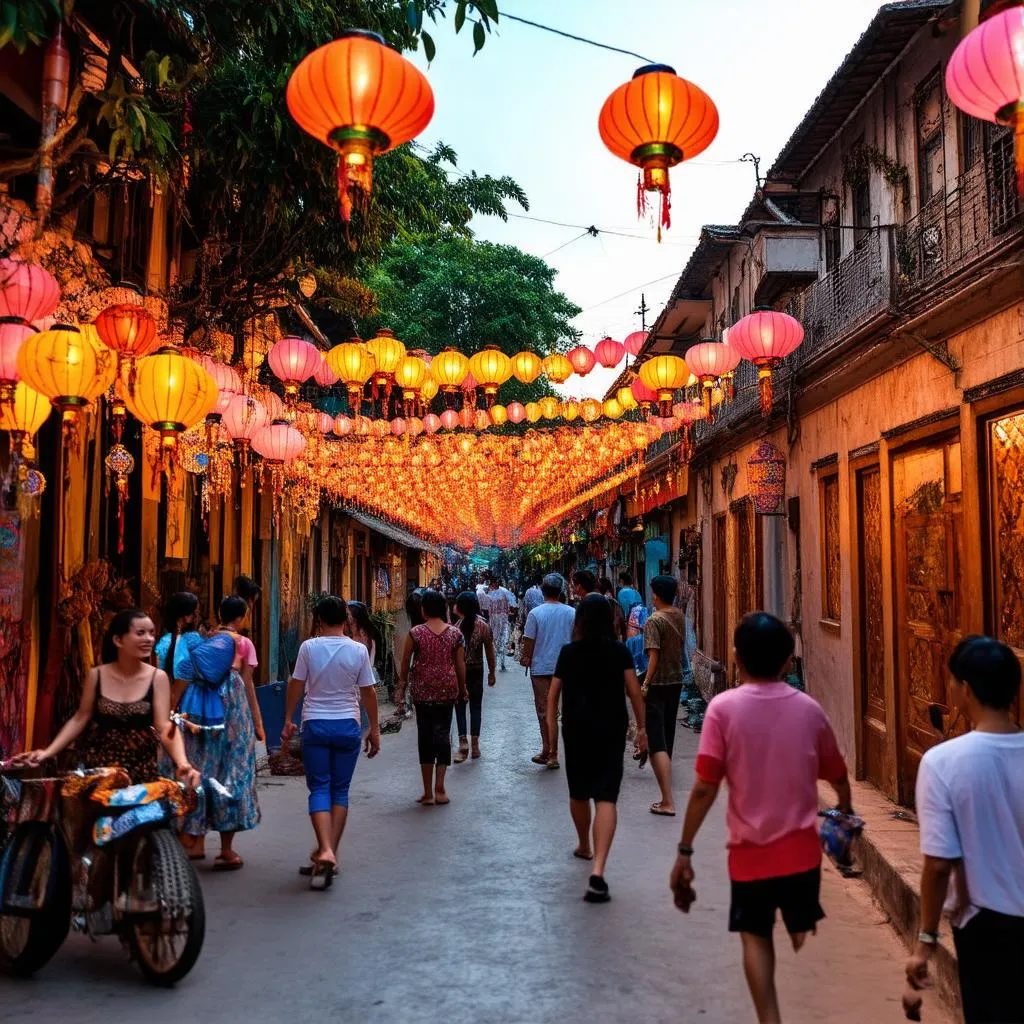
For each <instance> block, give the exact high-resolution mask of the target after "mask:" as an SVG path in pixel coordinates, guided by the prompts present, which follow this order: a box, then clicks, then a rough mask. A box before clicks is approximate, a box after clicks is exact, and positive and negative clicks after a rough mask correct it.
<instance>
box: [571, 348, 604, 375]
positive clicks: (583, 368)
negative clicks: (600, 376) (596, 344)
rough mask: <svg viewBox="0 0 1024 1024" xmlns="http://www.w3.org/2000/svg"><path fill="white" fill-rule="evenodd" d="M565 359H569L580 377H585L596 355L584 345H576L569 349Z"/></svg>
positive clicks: (595, 359) (594, 361) (591, 367)
mask: <svg viewBox="0 0 1024 1024" xmlns="http://www.w3.org/2000/svg"><path fill="white" fill-rule="evenodd" d="M566 359H568V360H569V362H570V363H571V364H572V368H573V370H575V371H576V373H578V374H579V375H580V376H581V377H586V375H587V374H588V373H590V371H591V370H592V369H593V368H594V364H595V363H596V362H597V357H596V356H595V355H594V353H593V352H591V351H590V349H589V348H587V347H586V346H585V345H577V346H576V347H575V348H571V349H569V354H568V355H567V356H566Z"/></svg>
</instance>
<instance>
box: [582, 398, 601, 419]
mask: <svg viewBox="0 0 1024 1024" xmlns="http://www.w3.org/2000/svg"><path fill="white" fill-rule="evenodd" d="M601 411H602V410H601V403H600V402H599V401H598V400H597V399H596V398H586V399H584V400H583V401H582V402H581V403H580V416H582V417H583V422H584V423H593V422H594V420H596V419H599V418H600V416H601Z"/></svg>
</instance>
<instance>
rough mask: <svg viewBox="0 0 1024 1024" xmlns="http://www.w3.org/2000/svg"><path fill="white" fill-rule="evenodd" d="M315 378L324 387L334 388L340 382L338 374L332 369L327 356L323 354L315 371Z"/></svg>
mask: <svg viewBox="0 0 1024 1024" xmlns="http://www.w3.org/2000/svg"><path fill="white" fill-rule="evenodd" d="M313 380H315V381H316V382H317V384H319V385H320V387H322V388H332V387H334V385H335V384H337V383H338V375H337V374H336V373H335V372H334V371H333V370H332V369H331V364H330V363H329V362H327V357H326V356H325V355H323V354H321V356H320V362H319V364H318V365H317V368H316V369H315V370H314V371H313Z"/></svg>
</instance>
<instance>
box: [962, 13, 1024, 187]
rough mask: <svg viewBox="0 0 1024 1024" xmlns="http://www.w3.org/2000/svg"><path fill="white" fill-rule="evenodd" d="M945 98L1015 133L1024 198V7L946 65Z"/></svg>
mask: <svg viewBox="0 0 1024 1024" xmlns="http://www.w3.org/2000/svg"><path fill="white" fill-rule="evenodd" d="M946 92H948V93H949V98H950V99H951V100H952V101H953V103H954V104H955V105H956V106H957V107H959V108H960V109H961V110H962V111H963V112H964V113H965V114H968V115H970V116H971V117H977V118H980V119H981V120H983V121H995V122H996V123H997V124H1006V125H1011V126H1012V127H1013V131H1014V153H1015V162H1016V165H1017V191H1018V192H1019V193H1020V194H1021V195H1024V7H1019V6H1014V7H1010V8H1008V9H1007V10H1003V11H999V12H998V13H996V14H993V15H992V16H991V17H989V18H986V19H985V20H984V21H983V22H982V23H981V24H980V25H979V26H978V27H977V28H975V29H974V30H973V31H971V32H969V33H968V34H967V35H966V36H964V38H963V39H962V40H960V44H959V45H958V46H957V48H956V49H955V50H954V51H953V56H952V57H950V58H949V63H948V64H947V65H946Z"/></svg>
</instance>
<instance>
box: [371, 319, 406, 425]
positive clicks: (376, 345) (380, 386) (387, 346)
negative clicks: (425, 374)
mask: <svg viewBox="0 0 1024 1024" xmlns="http://www.w3.org/2000/svg"><path fill="white" fill-rule="evenodd" d="M366 350H367V352H369V353H370V355H371V356H373V361H374V370H373V400H374V401H377V399H378V398H381V397H382V396H383V401H384V410H383V411H384V413H385V415H386V414H387V407H388V405H389V403H390V402H391V387H392V385H393V384H394V379H395V370H397V369H398V364H399V363H400V362H401V361H402V360H403V359H404V358H405V345H403V344H402V342H400V341H399V340H398V339H397V338H396V337H395V334H394V331H389V330H388V329H387V328H382V329H381V330H379V331H378V332H377V334H376V335H375V336H374V337H372V338H371V339H370V340H369V341H368V342H367V343H366Z"/></svg>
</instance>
